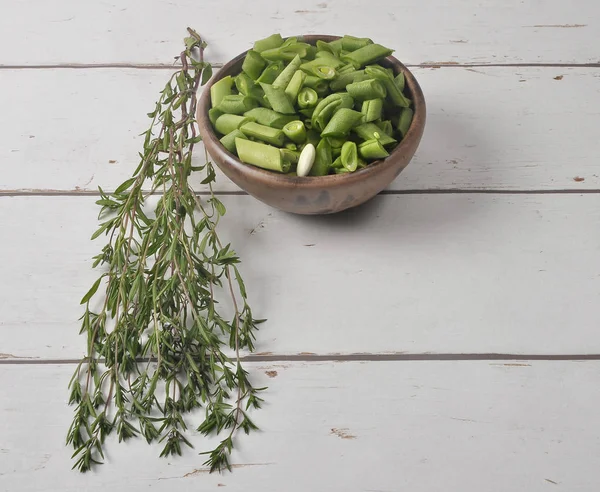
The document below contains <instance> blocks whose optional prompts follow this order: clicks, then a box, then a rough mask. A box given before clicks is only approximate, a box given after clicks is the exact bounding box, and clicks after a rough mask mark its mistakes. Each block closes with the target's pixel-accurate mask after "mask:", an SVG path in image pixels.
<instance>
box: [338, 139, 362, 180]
mask: <svg viewBox="0 0 600 492" xmlns="http://www.w3.org/2000/svg"><path fill="white" fill-rule="evenodd" d="M340 159H341V160H342V166H344V167H345V168H346V169H348V171H350V172H351V173H352V172H354V171H356V168H357V167H358V150H357V148H356V144H355V143H354V142H346V143H345V144H344V145H343V146H342V152H341V154H340Z"/></svg>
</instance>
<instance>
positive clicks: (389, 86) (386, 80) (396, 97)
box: [365, 65, 410, 108]
mask: <svg viewBox="0 0 600 492" xmlns="http://www.w3.org/2000/svg"><path fill="white" fill-rule="evenodd" d="M365 73H366V74H367V75H369V76H370V77H373V78H374V79H376V80H379V81H380V82H381V83H382V84H383V85H384V86H385V88H386V91H387V95H388V97H389V99H391V100H392V102H393V103H394V104H395V105H396V106H400V107H404V108H407V107H408V106H410V101H409V100H408V99H407V98H406V97H405V96H404V94H403V93H402V91H401V90H400V89H398V86H397V85H396V83H395V82H394V78H393V76H391V75H390V74H389V73H388V72H387V70H386V69H385V68H383V67H379V66H377V65H374V66H368V67H366V68H365Z"/></svg>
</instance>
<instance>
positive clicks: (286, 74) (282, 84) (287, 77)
mask: <svg viewBox="0 0 600 492" xmlns="http://www.w3.org/2000/svg"><path fill="white" fill-rule="evenodd" d="M301 63H302V61H301V60H300V57H299V56H298V55H296V56H295V57H294V59H293V60H292V61H291V62H290V63H288V65H287V66H286V67H285V68H284V69H283V71H282V72H281V73H280V74H279V75H278V76H277V78H276V79H275V81H274V82H273V87H274V88H275V89H285V88H286V87H287V86H288V84H289V83H290V81H291V80H292V77H293V76H294V74H295V73H296V70H298V68H299V67H300V64H301Z"/></svg>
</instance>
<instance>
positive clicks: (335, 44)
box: [329, 38, 343, 51]
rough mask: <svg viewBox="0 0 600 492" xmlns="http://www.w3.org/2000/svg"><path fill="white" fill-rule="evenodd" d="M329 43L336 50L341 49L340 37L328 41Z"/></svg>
mask: <svg viewBox="0 0 600 492" xmlns="http://www.w3.org/2000/svg"><path fill="white" fill-rule="evenodd" d="M329 44H330V45H331V46H333V47H334V49H336V50H339V51H342V49H343V46H342V38H339V39H334V40H333V41H330V42H329Z"/></svg>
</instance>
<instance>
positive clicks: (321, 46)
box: [317, 39, 341, 58]
mask: <svg viewBox="0 0 600 492" xmlns="http://www.w3.org/2000/svg"><path fill="white" fill-rule="evenodd" d="M319 51H325V52H328V53H331V54H332V55H334V56H336V57H338V58H339V56H340V51H341V46H339V45H336V44H332V43H326V42H325V41H321V40H320V39H319V40H318V41H317V53H319Z"/></svg>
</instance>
